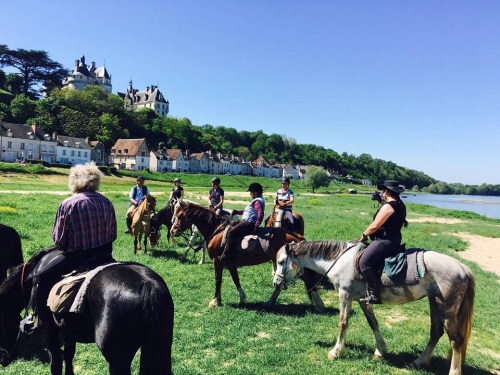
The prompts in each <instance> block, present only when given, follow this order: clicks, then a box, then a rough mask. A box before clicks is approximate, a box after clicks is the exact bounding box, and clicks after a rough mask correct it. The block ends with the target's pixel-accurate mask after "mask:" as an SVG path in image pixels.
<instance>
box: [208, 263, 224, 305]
mask: <svg viewBox="0 0 500 375" xmlns="http://www.w3.org/2000/svg"><path fill="white" fill-rule="evenodd" d="M213 262H214V272H215V294H214V299H213V300H211V301H210V303H209V304H208V307H218V306H220V305H221V303H222V297H221V286H222V271H224V268H223V266H222V262H221V261H219V260H218V259H217V258H214V259H213Z"/></svg>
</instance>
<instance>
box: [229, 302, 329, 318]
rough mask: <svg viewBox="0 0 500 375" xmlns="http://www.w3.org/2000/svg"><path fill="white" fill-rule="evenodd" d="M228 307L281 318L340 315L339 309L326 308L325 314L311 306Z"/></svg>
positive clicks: (255, 304) (254, 304)
mask: <svg viewBox="0 0 500 375" xmlns="http://www.w3.org/2000/svg"><path fill="white" fill-rule="evenodd" d="M227 305H228V306H231V307H234V308H240V309H244V310H248V311H255V312H261V313H267V314H273V315H281V316H283V315H284V316H293V317H299V318H301V317H304V316H306V315H308V314H311V313H313V314H321V315H338V314H339V309H336V308H333V307H325V309H324V310H323V312H321V313H318V312H316V310H315V308H314V306H311V305H309V304H307V305H306V304H300V305H297V304H286V305H284V304H283V305H282V304H276V305H274V306H264V304H263V302H247V303H246V304H244V305H239V304H237V303H228V304H227Z"/></svg>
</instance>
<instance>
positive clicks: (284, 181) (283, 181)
mask: <svg viewBox="0 0 500 375" xmlns="http://www.w3.org/2000/svg"><path fill="white" fill-rule="evenodd" d="M281 183H282V184H284V183H287V184H288V185H290V179H289V178H288V177H283V178H282V179H281Z"/></svg>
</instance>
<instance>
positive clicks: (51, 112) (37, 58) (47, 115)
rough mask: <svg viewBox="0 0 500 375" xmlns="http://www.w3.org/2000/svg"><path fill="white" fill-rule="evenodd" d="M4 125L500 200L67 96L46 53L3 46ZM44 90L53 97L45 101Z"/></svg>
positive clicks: (347, 158) (420, 176)
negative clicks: (306, 167)
mask: <svg viewBox="0 0 500 375" xmlns="http://www.w3.org/2000/svg"><path fill="white" fill-rule="evenodd" d="M5 66H8V67H11V68H14V69H15V70H17V72H16V73H9V74H6V73H5V72H4V71H3V70H1V69H0V119H2V120H3V121H5V122H14V123H20V124H31V123H34V122H36V123H37V124H38V125H39V126H41V127H42V128H43V129H44V130H45V131H47V132H49V133H53V132H55V133H57V134H60V135H68V136H72V137H81V138H85V137H89V138H90V139H91V140H98V141H101V142H102V143H103V144H104V145H105V146H106V147H107V148H108V149H110V148H111V147H112V145H113V144H114V143H115V142H116V140H117V139H119V138H146V140H147V142H148V147H150V149H167V148H179V149H183V150H189V151H190V152H201V151H207V150H213V151H215V152H217V153H218V152H220V153H222V154H226V155H236V156H238V157H240V158H242V159H244V160H255V159H256V158H257V157H259V156H260V155H262V156H264V157H265V158H266V160H268V161H269V162H270V163H273V164H295V165H297V164H298V165H316V166H320V167H323V168H324V169H327V170H330V171H335V172H337V173H338V175H339V176H340V177H339V180H340V181H342V180H345V181H349V182H351V183H361V181H362V180H363V179H368V180H371V181H372V182H373V183H374V184H377V183H379V182H382V181H383V180H387V179H394V180H398V181H399V182H400V183H401V184H403V185H405V186H406V187H407V188H410V187H411V188H412V189H413V190H417V191H419V190H426V191H427V192H430V193H438V194H477V195H500V185H487V184H483V185H481V186H470V185H462V184H450V185H449V184H446V183H444V182H439V181H437V180H435V179H434V178H432V177H430V176H428V175H426V174H425V173H423V172H421V171H416V170H413V169H408V168H404V167H401V166H399V165H397V164H396V163H394V162H392V161H385V160H382V159H377V158H372V157H371V155H369V154H364V153H363V154H361V155H358V156H356V155H353V154H348V153H347V152H343V153H341V154H339V153H337V152H336V151H334V150H332V149H327V148H324V147H322V146H318V145H314V144H299V143H297V141H296V140H295V139H294V138H291V137H287V136H286V135H284V134H275V133H273V134H269V135H268V134H266V133H264V132H263V131H262V130H257V131H254V132H250V131H246V130H241V131H238V130H236V129H235V128H232V127H225V126H212V125H210V124H205V125H201V126H198V125H193V124H192V123H191V121H190V120H189V119H188V118H174V117H161V116H159V115H158V114H156V113H155V112H154V111H153V110H150V109H142V110H140V111H136V112H129V111H126V110H125V108H124V103H123V100H122V99H121V98H120V97H119V96H118V95H116V94H108V93H106V92H105V91H104V90H102V89H101V88H99V87H98V86H86V87H85V89H84V90H83V91H78V90H71V89H62V88H61V87H60V82H61V81H62V79H63V78H64V77H65V76H66V74H67V72H68V71H67V70H66V69H64V68H63V67H62V65H61V64H59V63H57V62H54V61H52V60H51V59H50V58H49V56H48V53H47V52H45V51H33V50H23V49H17V50H11V49H9V48H8V47H7V46H5V45H0V67H5ZM42 85H44V86H45V87H46V88H47V87H48V88H50V90H51V91H50V94H49V95H48V96H46V97H42V88H41V87H42Z"/></svg>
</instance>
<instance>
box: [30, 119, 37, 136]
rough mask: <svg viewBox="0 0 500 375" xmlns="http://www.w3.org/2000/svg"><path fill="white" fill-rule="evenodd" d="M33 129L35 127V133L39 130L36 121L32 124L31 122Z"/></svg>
mask: <svg viewBox="0 0 500 375" xmlns="http://www.w3.org/2000/svg"><path fill="white" fill-rule="evenodd" d="M31 129H33V133H35V134H36V131H37V129H38V127H37V125H36V122H34V123H32V124H31Z"/></svg>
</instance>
